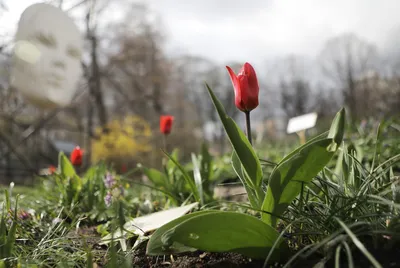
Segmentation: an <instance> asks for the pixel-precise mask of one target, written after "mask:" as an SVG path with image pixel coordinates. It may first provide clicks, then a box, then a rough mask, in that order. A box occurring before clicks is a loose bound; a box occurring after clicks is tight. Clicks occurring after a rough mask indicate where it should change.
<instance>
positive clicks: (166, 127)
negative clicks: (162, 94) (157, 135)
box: [160, 115, 174, 135]
mask: <svg viewBox="0 0 400 268" xmlns="http://www.w3.org/2000/svg"><path fill="white" fill-rule="evenodd" d="M173 121H174V117H173V116H171V115H162V116H161V117H160V131H161V133H162V134H164V135H168V134H169V133H170V132H171V128H172V122H173Z"/></svg>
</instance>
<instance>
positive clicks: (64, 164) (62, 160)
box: [58, 152, 76, 177]
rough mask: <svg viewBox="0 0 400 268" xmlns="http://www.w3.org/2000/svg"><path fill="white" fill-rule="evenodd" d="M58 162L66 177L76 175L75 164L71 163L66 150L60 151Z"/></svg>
mask: <svg viewBox="0 0 400 268" xmlns="http://www.w3.org/2000/svg"><path fill="white" fill-rule="evenodd" d="M58 164H59V168H60V171H61V174H62V175H64V176H65V177H73V176H74V175H76V172H75V169H74V166H73V165H72V164H71V162H70V161H69V159H68V157H67V156H66V155H65V154H64V152H60V154H59V155H58Z"/></svg>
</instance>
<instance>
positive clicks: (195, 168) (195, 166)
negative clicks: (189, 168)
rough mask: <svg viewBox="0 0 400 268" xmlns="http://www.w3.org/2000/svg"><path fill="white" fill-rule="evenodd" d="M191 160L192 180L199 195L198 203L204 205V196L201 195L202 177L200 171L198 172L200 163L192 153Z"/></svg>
mask: <svg viewBox="0 0 400 268" xmlns="http://www.w3.org/2000/svg"><path fill="white" fill-rule="evenodd" d="M192 162H193V177H194V182H195V184H196V187H197V191H198V193H199V195H200V204H201V205H204V196H203V183H202V178H201V172H200V164H199V160H198V159H197V157H196V156H195V154H194V153H192Z"/></svg>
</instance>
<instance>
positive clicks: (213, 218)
mask: <svg viewBox="0 0 400 268" xmlns="http://www.w3.org/2000/svg"><path fill="white" fill-rule="evenodd" d="M278 238H279V233H278V232H277V231H276V230H275V229H274V228H272V227H271V226H269V225H267V224H265V223H263V222H262V221H260V220H259V219H257V218H256V217H253V216H250V215H247V214H244V213H238V212H226V211H219V212H216V213H205V214H202V215H198V216H196V217H191V218H189V219H187V220H185V221H184V222H182V223H180V224H178V225H176V226H175V227H174V228H172V229H170V230H169V231H168V232H166V233H165V234H164V235H163V238H162V240H164V244H165V245H169V244H172V243H174V242H175V243H176V242H177V243H180V244H182V245H185V246H188V247H193V248H197V249H199V250H203V251H209V252H238V253H241V254H243V255H246V256H248V257H250V258H260V259H262V258H265V257H267V256H268V254H269V252H270V250H271V248H272V247H273V245H274V243H275V241H276V240H277V239H278ZM281 242H282V241H279V242H278V244H277V245H278V246H277V248H279V246H280V244H281ZM275 257H276V256H275ZM274 259H275V258H274Z"/></svg>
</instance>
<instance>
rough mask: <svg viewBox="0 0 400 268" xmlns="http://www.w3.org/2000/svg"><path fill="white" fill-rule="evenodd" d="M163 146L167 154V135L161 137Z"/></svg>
mask: <svg viewBox="0 0 400 268" xmlns="http://www.w3.org/2000/svg"><path fill="white" fill-rule="evenodd" d="M163 145H164V151H166V152H167V135H166V134H164V135H163Z"/></svg>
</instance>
